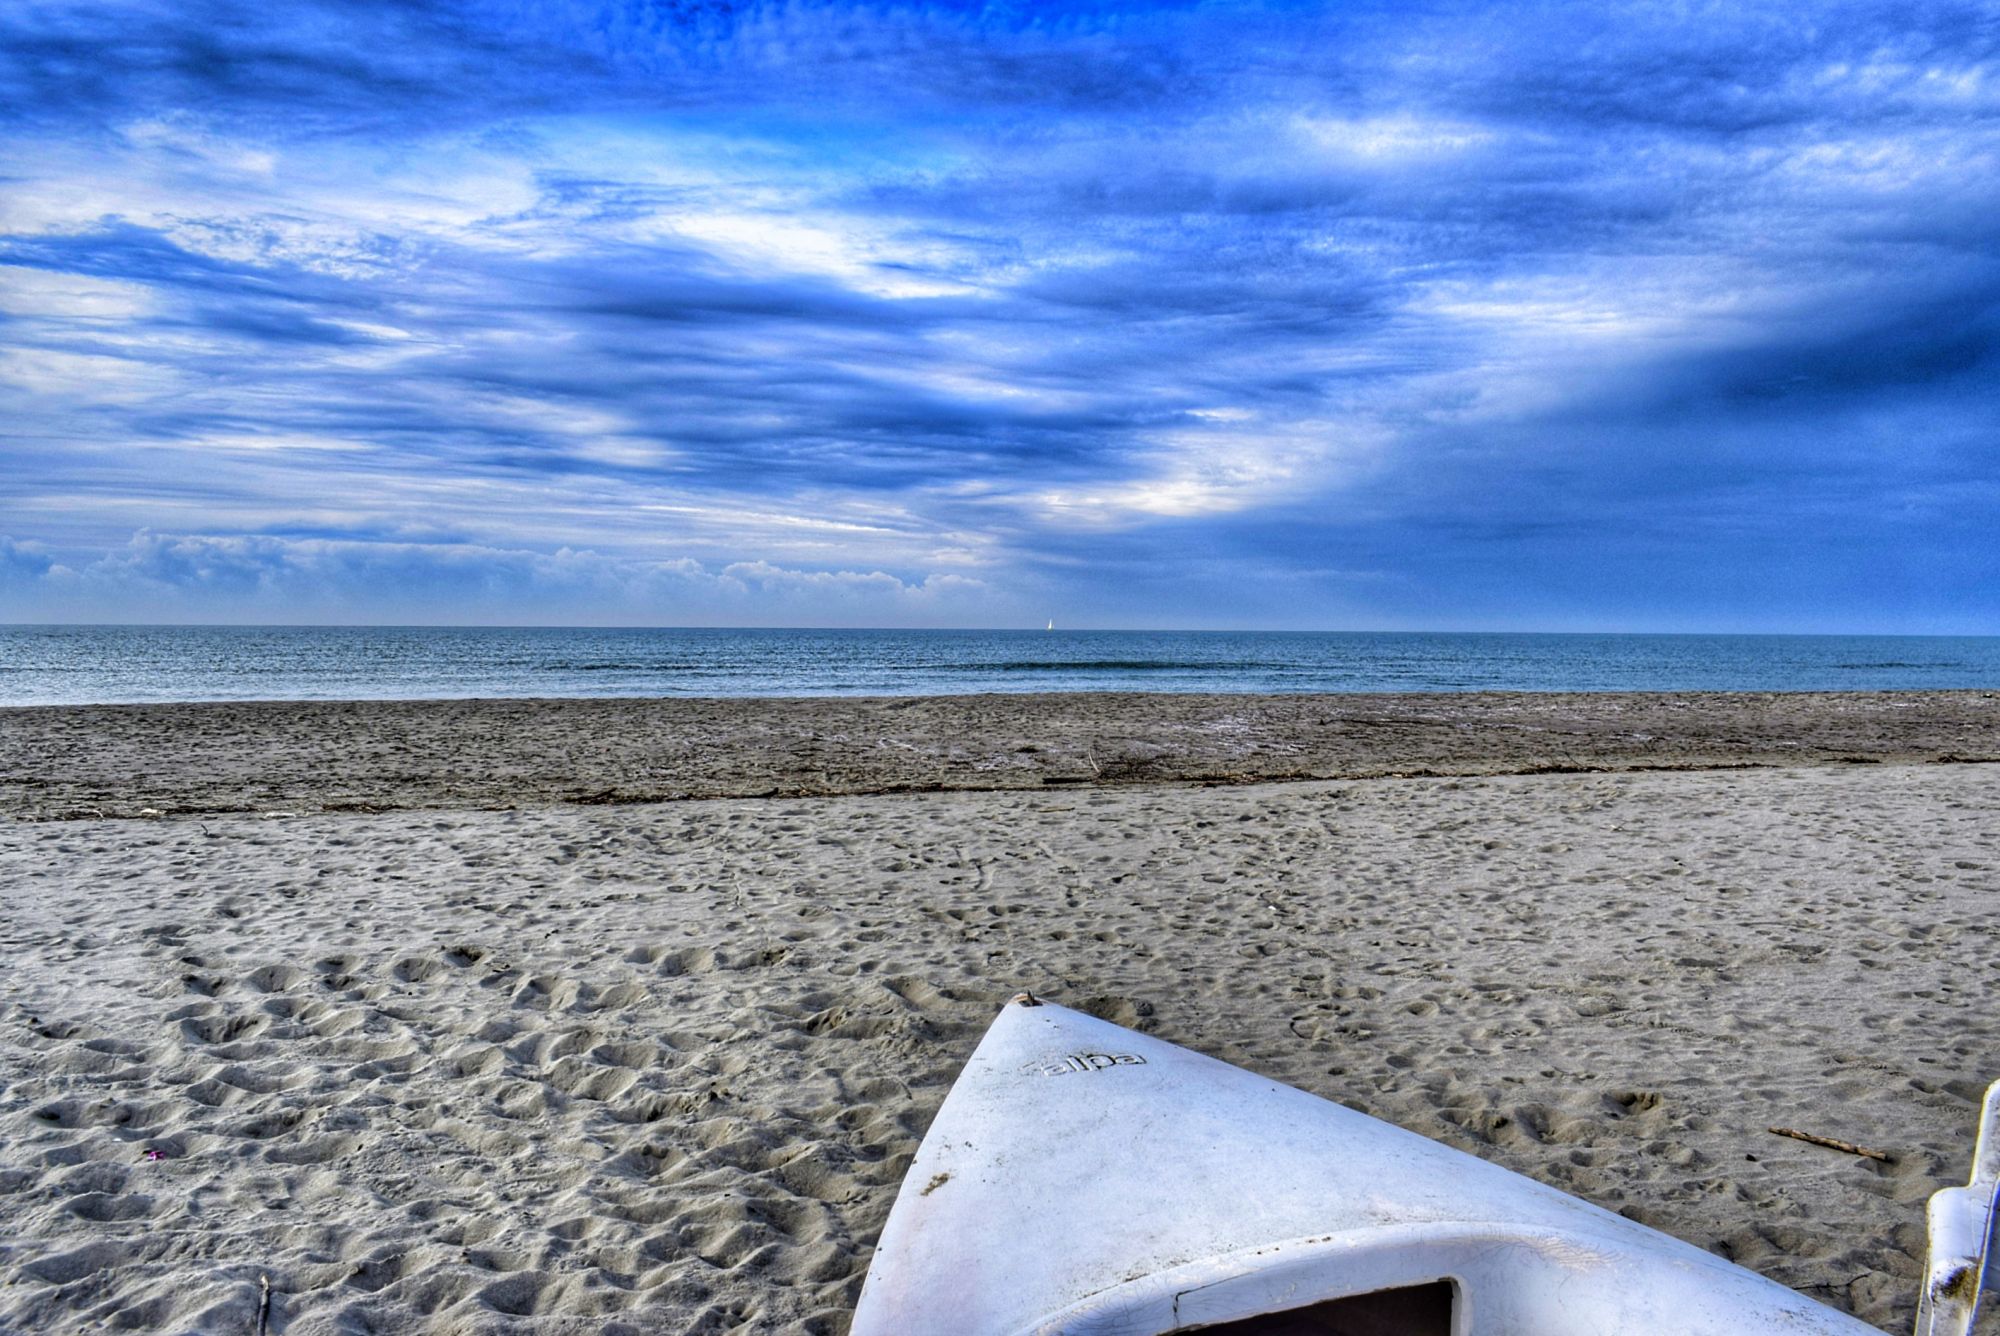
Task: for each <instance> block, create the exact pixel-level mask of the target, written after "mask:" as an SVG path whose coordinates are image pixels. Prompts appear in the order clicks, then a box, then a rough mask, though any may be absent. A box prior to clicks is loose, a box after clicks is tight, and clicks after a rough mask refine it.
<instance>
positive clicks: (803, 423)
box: [0, 0, 2000, 632]
mask: <svg viewBox="0 0 2000 1336" xmlns="http://www.w3.org/2000/svg"><path fill="white" fill-rule="evenodd" d="M1996 120H2000V31H1996V30H1995V29H1994V27H1993V25H1992V24H1991V22H1990V17H1989V16H1987V15H1986V14H1985V13H1984V11H1983V9H1982V8H1980V7H1978V6H1970V5H1968V6H1957V5H1952V4H1934V5H1925V6H1920V7H1917V8H1916V9H1915V10H1911V9H1910V8H1909V7H1907V6H1891V5H1887V4H1879V5H1878V4H1861V5H1834V6H1823V7H1819V8H1816V9H1815V10H1814V12H1813V14H1812V15H1811V16H1810V21H1808V19H1807V18H1806V17H1803V16H1801V15H1799V13H1798V11H1796V10H1795V9H1786V8H1781V7H1778V6H1775V5H1772V6H1728V7H1717V8H1695V9H1683V10H1677V11H1673V12H1671V13H1669V12H1664V11H1661V10H1659V9H1658V8H1657V7H1653V6H1638V5H1633V6H1620V5H1612V6H1603V5H1582V4H1575V5H1544V6H1530V7H1527V8H1525V9H1522V8H1518V7H1508V8H1506V9H1505V10H1504V11H1503V10H1500V9H1487V8H1482V7H1473V6H1466V5H1419V6H1406V5H1397V6H1373V5H1359V6H1343V7H1339V8H1338V9H1337V10H1330V9H1328V8H1326V7H1319V6H1294V5H1285V4H1258V5H1246V4H1233V3H1225V4H1213V5H1146V6H1141V5H1115V4H1114V5H1091V6H1059V5H1034V6H1018V7H1010V6H982V7H973V8H966V7H959V6H948V5H899V6H880V7H866V6H851V5H845V4H842V5H818V4H771V5H766V4H750V5H724V4H716V5H661V4H638V3H596V4H571V5H562V4H555V5H537V6H516V5H507V4H494V5H484V6H481V5H443V4H429V5H426V4H416V5H403V6H389V7H383V6H370V7H354V6H348V5H333V4H315V3H286V4H279V5H268V4H266V5H258V6H252V5H248V4H237V3H195V4H173V5H168V4H164V3H150V2H149V0H130V2H126V3H117V4H89V3H84V4H76V5H65V6H51V7H34V8H29V9H26V10H20V11H10V12H8V13H7V14H5V15H0V129H4V131H5V135H4V138H0V172H4V174H5V175H6V177H7V188H6V189H5V190H4V192H0V472H4V476H0V534H8V535H12V541H10V542H8V543H6V544H4V545H0V616H5V617H15V618H44V617H46V618H52V619H64V618H68V617H79V618H94V617H116V618H126V617H131V618H139V619H149V618H151V617H153V616H157V617H158V618H160V619H166V620H176V619H181V618H188V619H195V620H210V619H222V620H271V619H274V618H275V619H279V620H300V619H311V618H327V619H334V620H370V619H386V620H418V621H423V620H432V619H438V620H481V619H498V620H509V621H543V620H571V619H575V618H593V617H594V618H603V619H608V620H639V621H665V622H679V621H701V620H710V619H719V620H724V621H731V622H745V621H747V622H759V621H763V622H769V623H773V624H787V623H795V622H803V623H821V622H826V621H829V620H831V621H834V622H841V623H844V624H863V623H866V622H867V621H868V620H870V619H874V620H876V621H878V622H879V623H883V624H954V625H976V624H1007V623H1010V622H1017V621H1023V620H1025V621H1038V620H1039V619H1040V617H1041V615H1042V614H1043V612H1044V611H1047V612H1050V613H1053V614H1058V615H1061V616H1062V617H1063V620H1064V621H1065V623H1066V624H1089V623H1093V622H1094V623H1097V624H1105V625H1177V626H1199V625H1231V624H1236V625H1241V624H1262V625H1300V626H1336V627H1337V626H1440V627H1459V626H1523V627H1554V628H1563V627H1576V628H1584V627H1607V628H1618V627H1633V628H1658V629H1708V628H1715V629H1831V630H1868V629H1879V630H1958V631H1994V632H2000V598H1996V596H1995V594H1994V593H1993V591H1994V590H1995V589H1996V588H2000V583H1996V579H1995V577H1996V576H2000V540H1996V539H1995V538H1994V537H1993V535H1994V533H1995V532H1996V530H2000V524H1996V521H2000V504H1996V503H2000V448H1996V447H2000V442H1996V440H1995V437H1994V427H1993V425H1992V424H1993V415H1992V411H1991V410H1992V404H1993V403H1994V402H1995V392H1996V390H2000V374H1996V373H2000V339H1997V338H1996V335H2000V314H1996V313H2000V259H1996V258H1995V257H1996V256H2000V248H1996V247H1995V245H1994V242H1995V240H1996V238H1995V236H1994V231H1995V225H1994V223H1993V222H1992V220H1993V219H1994V218H1995V217H2000V170H1996V169H2000V162H1997V161H1996V156H2000V155H1997V154H1996V148H1995V146H1996V144H2000V138H1996V136H1995V133H1994V132H1995V129H1996ZM135 534H136V535H137V537H135V536H134V535H135ZM731 572H736V573H735V574H731ZM839 600H847V601H846V602H840V601H839ZM286 607H291V608H294V609H295V610H296V609H303V610H304V615H300V614H298V613H296V612H295V614H294V615H290V616H285V615H281V612H280V611H279V610H282V609H284V608H286ZM850 619H851V620H850Z"/></svg>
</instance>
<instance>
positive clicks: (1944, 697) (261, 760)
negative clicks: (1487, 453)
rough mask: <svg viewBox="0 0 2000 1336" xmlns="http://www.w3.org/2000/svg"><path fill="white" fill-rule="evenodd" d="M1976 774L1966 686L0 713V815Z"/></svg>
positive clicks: (1999, 716) (1989, 721)
mask: <svg viewBox="0 0 2000 1336" xmlns="http://www.w3.org/2000/svg"><path fill="white" fill-rule="evenodd" d="M1996 759H2000V692H1985V691H1937V692H1856V693H1590V694H1536V693H1480V694H1461V695H1289V696H1247V695H1246V696H1230V695H1160V694H1149V693H1071V694H1062V695H997V696H996V695H987V696H932V697H899V698H805V699H797V698H795V699H768V698H764V699H717V700H685V699H667V700H473V701H362V702H353V701H345V702H324V701H304V702H284V701H267V702H247V703H214V704H185V705H123V706H108V705H107V706H46V707H26V708H14V709H0V817H13V818H16V819H21V820H31V821H34V820H63V819H103V818H108V817H133V816H140V815H146V816H154V815H160V816H192V815H203V814H221V813H231V812H238V813H240V812H269V811H273V810H283V811H286V812H303V811H331V812H342V811H344V812H362V813H375V812H383V811H391V810H398V809H436V808H459V809H465V808H487V809H500V808H513V807H525V806H545V805H551V804H554V805H567V804H623V803H644V802H664V801H674V800H680V799H691V798H714V797H772V798H794V797H804V796H823V795H833V794H886V793H922V792H942V791H980V790H993V789H1037V788H1045V787H1064V786H1108V785H1127V784H1161V783H1167V784H1173V783H1199V784H1239V783H1270V782H1276V781H1289V780H1311V779H1364V778H1392V777H1396V778H1415V777H1431V778H1435V777H1443V776H1462V775H1482V774H1551V773H1589V772H1600V771H1634V770H1682V769H1719V768H1725V767H1751V766H1797V765H1840V764H1850V765H1852V764H1868V763H1906V764H1907V763H1926V762H1984V761H1991V760H1996ZM147 809H151V810H147Z"/></svg>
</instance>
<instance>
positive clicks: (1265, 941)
mask: <svg viewBox="0 0 2000 1336" xmlns="http://www.w3.org/2000/svg"><path fill="white" fill-rule="evenodd" d="M1996 758H2000V695H1996V694H1994V693H1980V692H1950V693H1898V694H1881V695H1819V696H1805V695H1800V696H1749V695H1741V696H1723V695H1712V696H1698V695H1687V696H1667V695H1647V696H1619V695H1602V696H1581V697H1566V696H1543V697H1534V696H1472V697H1411V696H1404V697H1338V696H1321V697H1158V696H1154V697H1148V696H1138V695H1132V696H1124V695H1120V696H1071V697H1049V696H1039V697H1012V698H1010V697H991V696H988V697H971V698H958V699H914V700H867V701H608V702H583V701H569V702H424V703H403V704H396V703H370V704H263V705H214V706H152V707H137V706H133V707H91V708H52V709H21V710H6V711H0V896H4V904H5V908H6V913H5V915H4V918H0V959H4V961H5V965H6V968H5V971H4V974H0V1331H6V1332H43V1331H63V1332H69V1331H75V1330H79V1329H95V1328H97V1327H98V1326H100V1325H101V1326H103V1327H105V1328H106V1329H114V1330H118V1329H122V1330H133V1331H144V1332H166V1333H181V1332H188V1333H195V1332H200V1333H209V1332H230V1333H246V1334H247V1333H251V1332H254V1331H255V1330H256V1327H257V1322H258V1314H259V1307H260V1302H261V1301H262V1299H261V1285H262V1283H263V1282H264V1281H265V1280H266V1279H268V1282H269V1287H270V1297H269V1325H270V1329H271V1330H272V1331H274V1332H281V1333H286V1334H287V1336H318V1334H320V1333H360V1332H381V1333H416V1332H437V1333H461V1332H463V1333H471V1332H523V1333H526V1332H534V1333H567V1332H574V1333H584V1332H589V1333H607V1334H611V1333H635V1334H636V1333H640V1332H647V1333H652V1332H700V1333H750V1332H811V1333H823V1334H828V1336H832V1334H837V1333H842V1332H844V1331H845V1330H846V1326H847V1314H848V1312H849V1310H850V1309H851V1307H852V1304H853V1302H854V1299H855V1297H856V1295H857V1293H858V1292H859V1288H860V1284H861V1279H862V1276H863V1275H864V1273H865V1271H866V1269H867V1265H868V1261H869V1254H870V1247H871V1244H872V1242H873V1240H874V1238H875V1236H876V1234H877V1232H878V1231H879V1229H880V1227H881V1224H882V1221H883V1219H884V1217H885V1215H886V1213H887V1211H888V1208H889V1204H890V1202H891V1200H892V1198H893V1197H894V1194H895V1191H896V1188H897V1186H898V1184H899V1182H900V1179H901V1176H902V1173H903V1171H904V1169H905V1168H906V1167H907V1166H908V1164H909V1161H910V1158H911V1156H912V1154H913V1153H914V1151H915V1149H916V1145H917V1143H918V1141H919V1139H920V1138H921V1136H922V1134H923V1131H924V1129H925V1127H926V1126H927V1124H928V1122H929V1119H930V1117H931V1115H932V1114H933V1112H934V1111H935V1110H936V1108H937V1105H938V1103H939V1101H940V1100H941V1099H942V1098H943V1096H944V1093H945V1091H946V1090H947V1089H948V1087H949V1085H950V1083H951V1080H952V1078H953V1076H954V1075H955V1074H956V1072H957V1070H958V1067H959V1065H960V1064H961V1063H962V1062H963V1061H964V1059H965V1057H966V1055H967V1054H968V1053H969V1052H970V1051H971V1048H972V1046H973V1045H974V1044H975V1043H976V1042H977V1039H978V1037H979V1035H980V1033H981V1032H982V1030H983V1029H984V1026H985V1024H986V1023H987V1021H988V1020H989V1019H990V1018H991V1016H992V1014H993V1012H994V1010H995V1008H996V1007H997V1006H998V1005H999V1004H1000V1002H1001V1001H1002V1000H1003V999H1004V998H1005V997H1007V996H1008V995H1009V994H1011V993H1013V992H1015V991H1017V990H1019V989H1020V988H1022V987H1029V988H1033V989H1034V990H1036V991H1037V992H1041V993H1045V994H1047V995H1048V996H1050V997H1051V998H1053V999H1055V1000H1057V1001H1061V1002H1064V1003H1066V1004H1068V1005H1071V1006H1077V1007H1081V1008H1083V1009H1086V1010H1089V1011H1091V1012H1093V1013H1095V1014H1098V1015H1101V1016H1105V1017H1108V1018H1110V1019H1112V1020H1115V1021H1118V1022H1119V1023H1121V1024H1126V1025H1131V1026H1135V1027H1137V1028H1140V1029H1143V1030H1146V1031H1148V1032H1151V1033H1154V1034H1158V1035H1160V1036H1162V1037H1164V1038H1166V1039H1169V1040H1172V1041H1174V1042H1176V1043H1182V1044H1187V1045H1191V1046H1193V1047H1195V1048H1198V1049H1200V1050H1202V1051H1203V1052H1207V1053H1211V1054H1213V1055H1215V1056H1217V1057H1220V1058H1223V1059H1225V1060H1227V1061H1230V1062H1235V1063H1239V1064H1242V1065H1244V1066H1247V1067H1249V1068H1252V1069H1254V1070H1256V1071H1259V1072H1263V1073H1266V1074H1268V1075H1270V1076H1272V1077H1274V1078H1276V1079H1278V1080H1282V1081H1285V1082H1289V1083H1292V1084H1295V1085H1299V1086H1301V1087H1304V1088H1306V1089H1308V1090H1312V1091H1314V1092H1316V1093H1319V1094H1322V1095H1324V1096H1326V1097H1328V1098H1331V1099H1335V1100H1339V1101H1341V1102H1343V1103H1346V1104H1349V1105H1351V1106H1353V1107H1356V1108H1359V1109H1362V1110H1364V1111H1366V1112H1368V1113H1370V1114H1374V1115H1376V1116H1378V1117H1382V1118H1385V1119H1387V1120H1389V1121H1391V1122H1394V1123H1397V1124H1399V1125H1401V1126H1404V1127H1408V1128H1411V1129H1413V1130H1416V1131H1418V1132H1421V1133H1423V1134H1425V1135H1428V1136H1432V1137H1435V1138H1438V1139H1439V1140H1442V1141H1444V1142H1446V1143H1447V1144H1450V1145H1454V1146H1457V1147H1460V1148H1462V1149H1466V1150H1469V1151H1472V1152H1474V1153H1476V1154H1478V1155H1481V1156H1482V1157H1485V1158H1488V1159H1491V1160H1494V1161H1496V1162H1498V1163H1500V1164H1503V1165H1505V1166H1507V1167H1509V1168H1512V1169H1516V1170H1519V1171H1521V1172H1523V1173H1526V1174H1529V1175H1531V1176H1533V1177H1535V1178H1537V1179H1540V1180H1542V1181H1544V1182H1547V1183H1551V1184H1554V1185H1556V1186H1558V1187H1561V1188H1563V1189H1564V1190H1566V1191H1570V1192H1573V1193H1576V1194H1578V1195H1580V1196H1582V1197H1584V1198H1586V1199H1588V1200H1590V1201H1593V1202H1596V1203H1598V1204H1599V1205H1602V1206H1605V1207H1607V1208H1609V1209H1612V1210H1617V1211H1620V1212H1623V1213H1624V1214H1626V1215H1629V1216H1632V1217H1634V1218H1636V1219H1638V1220H1641V1221H1643V1222H1645V1223H1647V1224H1650V1225H1653V1226H1656V1227H1658V1228H1660V1229H1663V1230H1666V1231H1668V1232H1669V1233H1672V1234H1674V1235H1677V1236H1678V1237H1681V1238H1684V1239H1687V1240H1690V1241H1692V1242H1694V1243H1696V1244H1697V1245H1700V1246H1702V1247H1705V1248H1708V1249H1710V1250H1712V1251H1714V1252H1716V1253H1719V1254H1720V1255H1722V1256H1725V1257H1728V1258H1731V1259H1733V1260H1735V1261H1737V1262H1739V1263H1741V1264H1743V1265H1745V1266H1748V1267H1750V1268H1752V1269H1753V1270H1756V1271H1758V1272H1760V1273H1762V1274H1764V1275H1767V1276H1770V1277H1772V1278H1774V1279H1776V1280H1778V1281H1780V1282H1782V1283H1784V1284H1787V1285H1790V1286H1793V1287H1796V1288H1797V1289H1799V1290H1801V1291H1803V1292H1805V1293H1807V1294H1809V1295H1811V1296H1812V1297H1814V1298H1816V1299H1818V1300H1821V1301H1823V1302H1825V1303H1828V1304H1831V1305H1832V1306H1834V1307H1836V1308H1840V1309H1843V1310H1846V1311H1850V1312H1853V1313H1855V1314H1857V1315H1858V1316H1860V1317H1861V1318H1863V1319H1864V1320H1866V1321H1868V1322H1870V1323H1873V1324H1875V1325H1878V1326H1880V1327H1882V1328H1883V1329H1885V1330H1891V1331H1894V1330H1906V1329H1907V1328H1908V1325H1909V1322H1910V1320H1911V1316H1912V1313H1913V1311H1914V1297H1915V1291H1916V1285H1917V1275H1918V1269H1919V1264H1920V1260H1921V1257H1922V1254H1923V1248H1924V1232H1923V1203H1924V1200H1925V1198H1926V1197H1927V1196H1928V1195H1929V1194H1930V1193H1931V1192H1932V1191H1934V1190H1936V1189H1937V1188H1939V1187H1941V1186H1945V1185H1947V1184H1950V1183H1952V1182H1956V1181H1962V1180H1963V1178H1964V1175H1965V1172H1966V1169H1967V1165H1968V1161H1969V1157H1970V1154H1971V1149H1972V1133H1973V1121H1974V1114H1975V1112H1976V1109H1977V1101H1978V1098H1979V1095H1980V1093H1981V1091H1982V1090H1983V1088H1984V1086H1985V1084H1986V1082H1988V1081H1990V1080H1992V1079H1994V1078H1995V1077H2000V1014H1996V1011H1995V1008H1994V1006H1993V1003H1992V992H1993V987H1992V984H1993V980H1994V979H1996V978H2000V913H1996V909H2000V770H1996V769H1995V768H1994V767H1993V766H1992V765H1990V764H1983V762H1986V761H1990V760H1993V759H1996ZM1774 1124H1775V1125H1786V1126H1792V1127H1798V1128H1802V1129H1805V1130H1808V1131H1812V1132H1815V1133H1819V1134H1822V1135H1826V1136H1830V1137H1836V1138H1841V1139H1845V1140H1849V1141H1853V1142H1856V1143H1860V1144H1863V1145H1866V1146H1870V1147H1876V1148H1880V1149H1882V1150H1884V1151H1885V1152H1887V1153H1888V1154H1889V1156H1890V1159H1889V1160H1888V1161H1887V1162H1878V1161H1875V1160H1871V1159H1866V1158H1862V1157H1857V1156H1853V1155H1848V1154H1843V1153H1841V1152H1839V1151H1834V1150H1828V1149H1824V1148H1821V1147H1817V1146H1812V1145H1808V1144H1804V1143H1801V1142H1798V1141H1794V1140H1789V1139H1785V1138H1781V1137H1777V1136H1773V1135H1771V1134H1770V1133H1769V1132H1768V1131H1767V1130H1766V1129H1767V1128H1768V1127H1770V1126H1772V1125H1774ZM1982 1331H1988V1332H1990V1331H2000V1323H1996V1322H1995V1320H1994V1318H1993V1316H1992V1315H1991V1314H1989V1316H1988V1318H1987V1319H1986V1321H1985V1323H1984V1325H1983V1326H1982Z"/></svg>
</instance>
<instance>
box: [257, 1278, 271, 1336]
mask: <svg viewBox="0 0 2000 1336" xmlns="http://www.w3.org/2000/svg"><path fill="white" fill-rule="evenodd" d="M259 1279H260V1288H261V1289H262V1290H263V1295H262V1297H260V1298H259V1299H258V1300H257V1336H266V1333H267V1332H269V1331H270V1329H271V1278H270V1276H268V1275H266V1276H263V1277H260V1278H259Z"/></svg>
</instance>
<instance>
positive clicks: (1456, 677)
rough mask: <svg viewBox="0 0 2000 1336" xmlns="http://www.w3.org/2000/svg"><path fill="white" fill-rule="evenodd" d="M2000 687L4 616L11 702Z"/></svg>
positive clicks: (1069, 646) (1795, 639)
mask: <svg viewBox="0 0 2000 1336" xmlns="http://www.w3.org/2000/svg"><path fill="white" fill-rule="evenodd" d="M1912 688H2000V637H1955V636H1772V635H1558V634H1547V635H1543V634H1527V633H1473V632H1467V633H1448V632H1375V631H1339V632H1292V631H1062V630H1048V631H1045V630H1029V631H907V630H881V631H867V630H838V631H812V630H720V629H659V628H625V629H588V630H577V629H563V628H535V627H504V628H495V627H478V628H463V627H408V626H379V627H323V626H256V627H235V626H230V627H222V626H0V705H77V704H110V703H124V702H151V701H222V700H359V699H405V700H407V699H425V698H468V697H488V696H511V697H521V696H570V697H578V696H910V695H952V694H962V693H968V692H1026V691H1173V692H1306V691H1368V692H1385V691H1886V690H1904V689H1912Z"/></svg>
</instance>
